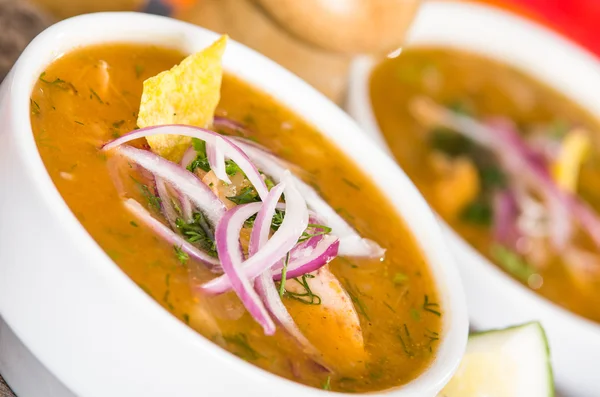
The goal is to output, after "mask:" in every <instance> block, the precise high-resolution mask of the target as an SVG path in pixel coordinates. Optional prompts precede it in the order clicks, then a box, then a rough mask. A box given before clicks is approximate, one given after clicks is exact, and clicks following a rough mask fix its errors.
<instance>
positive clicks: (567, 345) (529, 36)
mask: <svg viewBox="0 0 600 397" xmlns="http://www.w3.org/2000/svg"><path fill="white" fill-rule="evenodd" d="M407 40H408V42H407V46H408V47H419V46H436V47H440V46H441V47H450V48H458V49H466V50H470V51H474V52H477V53H480V54H484V55H486V56H488V57H491V58H494V59H498V60H500V61H501V62H505V63H508V64H511V65H514V66H516V67H517V68H519V69H521V70H524V71H525V72H527V73H529V74H531V75H533V76H536V77H537V78H538V79H540V80H542V81H544V82H546V83H547V84H548V85H550V86H552V87H554V88H556V89H557V90H559V91H561V92H563V93H565V94H566V95H567V96H568V97H569V98H571V99H572V100H573V101H575V102H577V103H579V104H581V105H582V106H584V107H585V108H587V109H588V110H589V111H591V112H592V113H593V114H595V115H596V116H598V117H600V94H599V93H600V63H599V62H598V60H597V59H596V58H594V57H593V56H592V55H590V54H589V53H587V52H585V51H584V50H582V49H581V48H579V47H577V46H576V45H574V44H572V43H570V42H568V41H567V40H565V39H563V38H562V37H560V36H558V35H557V34H555V33H553V32H551V31H549V30H547V29H545V28H543V27H540V26H539V25H536V24H534V23H532V22H528V21H526V20H524V19H522V18H520V17H518V16H515V15H513V14H510V13H507V12H504V11H501V10H499V9H497V8H493V7H488V6H483V5H476V4H469V3H452V2H430V3H426V4H425V5H424V6H423V8H422V10H421V11H420V13H419V14H418V16H417V19H416V20H415V22H414V25H413V27H412V28H411V31H410V32H409V36H408V39H407ZM374 65H375V61H374V60H372V59H369V58H360V59H357V60H356V61H355V62H354V63H353V65H352V71H351V81H350V89H349V96H348V102H347V106H348V111H349V113H350V114H351V115H352V116H353V117H354V118H355V119H356V120H357V121H358V123H359V125H361V126H362V127H363V130H364V131H365V132H366V133H367V134H368V135H369V136H371V137H372V138H373V139H374V141H375V142H376V143H377V144H378V145H379V146H380V147H382V148H383V149H384V150H386V151H387V152H388V153H390V152H389V148H388V147H387V145H386V143H385V140H384V138H383V136H382V135H381V132H380V131H379V127H378V125H377V122H376V120H375V117H374V115H373V112H372V109H371V103H370V99H369V88H368V84H369V77H370V73H371V70H372V68H373V66H374ZM442 223H443V225H444V229H445V234H446V235H447V237H448V239H449V240H450V243H451V246H452V249H453V251H454V252H455V255H456V257H457V259H458V264H459V270H460V272H461V276H462V280H463V285H464V287H465V289H466V294H467V305H468V308H469V316H470V319H471V324H472V326H474V327H475V328H479V329H489V328H498V327H506V326H509V325H514V324H518V323H522V322H526V321H532V320H540V321H541V322H542V324H543V325H544V327H545V329H546V331H547V334H548V338H549V341H550V347H551V353H552V359H553V365H554V369H555V377H556V379H557V383H558V386H559V387H560V388H561V389H562V390H564V391H565V393H566V394H567V395H568V396H585V397H587V396H598V395H600V377H599V375H600V369H599V368H600V367H599V364H598V360H599V359H600V325H598V324H596V323H593V322H591V321H588V320H586V319H583V318H581V317H579V316H576V315H574V314H571V313H570V312H568V311H566V310H564V309H562V308H560V307H559V306H557V305H555V304H553V303H551V302H550V301H548V300H546V299H544V298H542V297H540V296H538V295H536V294H535V293H533V292H532V291H530V290H528V289H527V288H525V287H523V286H522V285H521V284H519V283H518V282H516V281H514V280H513V279H512V278H511V277H509V276H507V275H506V274H505V273H503V272H502V271H500V270H499V269H498V268H497V267H496V266H495V265H494V264H492V263H490V262H489V261H488V260H487V259H485V258H484V257H483V256H481V255H480V254H479V253H478V252H476V251H475V250H474V249H473V248H472V247H471V246H469V245H468V244H467V243H466V242H465V241H464V240H463V239H462V238H461V237H459V236H458V235H457V234H456V233H455V232H454V231H453V230H451V229H450V228H449V227H448V226H447V225H446V224H445V223H444V222H443V221H442Z"/></svg>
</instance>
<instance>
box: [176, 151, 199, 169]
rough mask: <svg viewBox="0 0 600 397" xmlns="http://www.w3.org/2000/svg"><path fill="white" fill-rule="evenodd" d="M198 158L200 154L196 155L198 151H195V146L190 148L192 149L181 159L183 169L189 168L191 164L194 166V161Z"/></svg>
mask: <svg viewBox="0 0 600 397" xmlns="http://www.w3.org/2000/svg"><path fill="white" fill-rule="evenodd" d="M197 156H198V153H196V149H194V147H193V146H190V148H189V149H188V150H186V151H185V153H184V154H183V157H182V158H181V161H180V162H179V164H181V166H182V167H183V168H187V167H189V165H190V164H192V161H194V160H195V159H196V157H197Z"/></svg>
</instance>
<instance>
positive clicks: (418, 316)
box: [410, 307, 421, 321]
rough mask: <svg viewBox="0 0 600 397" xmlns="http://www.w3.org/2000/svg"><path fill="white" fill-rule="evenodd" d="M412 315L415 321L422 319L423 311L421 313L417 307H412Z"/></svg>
mask: <svg viewBox="0 0 600 397" xmlns="http://www.w3.org/2000/svg"><path fill="white" fill-rule="evenodd" d="M410 316H411V317H412V319H413V320H415V321H420V320H421V313H419V311H418V310H417V309H415V308H414V307H411V308H410Z"/></svg>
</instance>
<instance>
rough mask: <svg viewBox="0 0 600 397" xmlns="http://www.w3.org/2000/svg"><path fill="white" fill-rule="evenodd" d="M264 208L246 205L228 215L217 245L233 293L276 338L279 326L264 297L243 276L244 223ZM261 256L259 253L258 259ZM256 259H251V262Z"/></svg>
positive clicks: (228, 212) (222, 222)
mask: <svg viewBox="0 0 600 397" xmlns="http://www.w3.org/2000/svg"><path fill="white" fill-rule="evenodd" d="M262 205H263V204H262V203H250V204H242V205H238V206H235V207H233V208H231V209H230V210H229V211H227V212H226V213H225V215H224V216H223V218H221V221H220V222H219V224H218V225H217V229H216V231H215V241H216V245H217V252H218V253H219V259H220V260H221V266H222V267H223V271H224V272H225V274H226V275H227V278H228V279H229V281H230V282H231V286H232V288H233V290H234V291H235V293H236V294H237V296H238V297H239V298H240V300H241V301H242V303H243V304H244V306H245V307H246V309H247V310H248V312H250V315H252V317H253V318H254V319H255V320H256V321H257V322H258V323H259V324H260V325H261V326H262V327H263V329H264V331H265V334H266V335H273V334H274V333H275V323H273V320H272V319H271V317H270V316H269V313H268V312H267V309H266V308H265V306H264V305H263V303H262V301H261V299H260V297H259V296H258V295H257V293H256V291H255V290H254V288H252V284H251V283H250V280H249V279H248V278H247V277H246V275H245V274H243V270H242V262H243V254H242V249H241V247H240V232H241V230H242V228H243V227H244V223H245V222H246V220H247V219H248V218H250V217H251V216H252V215H254V214H256V213H257V212H258V211H259V210H260V208H261V206H262ZM260 252H261V251H259V252H258V253H256V254H255V256H257V255H258V254H259V253H260ZM252 258H253V257H250V259H252ZM250 259H248V260H250ZM272 263H274V262H272Z"/></svg>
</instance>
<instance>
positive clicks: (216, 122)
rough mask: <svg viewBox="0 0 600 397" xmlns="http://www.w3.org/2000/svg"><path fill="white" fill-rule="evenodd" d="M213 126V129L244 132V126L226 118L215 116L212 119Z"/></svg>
mask: <svg viewBox="0 0 600 397" xmlns="http://www.w3.org/2000/svg"><path fill="white" fill-rule="evenodd" d="M213 126H215V127H225V128H229V129H231V130H241V131H245V130H246V126H244V125H243V124H241V123H238V122H237V121H235V120H231V119H228V118H227V117H221V116H215V117H214V118H213Z"/></svg>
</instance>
